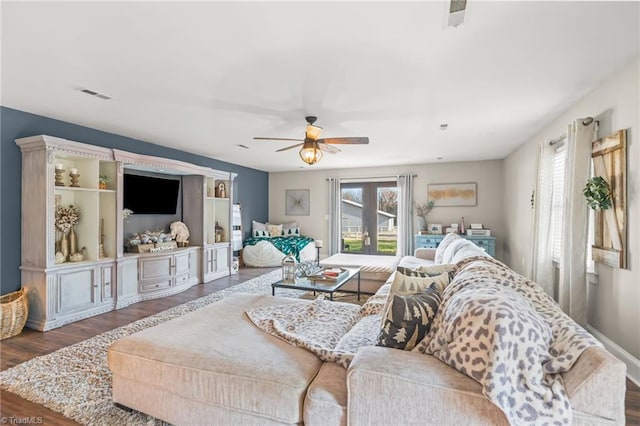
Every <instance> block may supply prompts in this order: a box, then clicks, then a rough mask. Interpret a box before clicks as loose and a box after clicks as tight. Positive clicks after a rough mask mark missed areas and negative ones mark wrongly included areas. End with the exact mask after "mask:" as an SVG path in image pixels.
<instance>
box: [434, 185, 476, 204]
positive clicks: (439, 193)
mask: <svg viewBox="0 0 640 426" xmlns="http://www.w3.org/2000/svg"><path fill="white" fill-rule="evenodd" d="M427 197H428V199H429V201H433V202H434V203H435V206H436V207H473V206H476V205H477V204H478V200H477V184H476V183H475V182H472V183H435V184H429V185H427Z"/></svg>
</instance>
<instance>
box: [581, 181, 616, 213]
mask: <svg viewBox="0 0 640 426" xmlns="http://www.w3.org/2000/svg"><path fill="white" fill-rule="evenodd" d="M582 193H583V194H584V196H585V198H586V199H587V204H588V205H589V207H591V208H592V209H593V210H606V209H610V208H611V188H610V187H609V183H608V182H607V181H606V180H605V179H604V178H603V177H602V176H594V177H592V178H591V179H589V180H588V181H587V184H586V185H585V187H584V189H583V190H582Z"/></svg>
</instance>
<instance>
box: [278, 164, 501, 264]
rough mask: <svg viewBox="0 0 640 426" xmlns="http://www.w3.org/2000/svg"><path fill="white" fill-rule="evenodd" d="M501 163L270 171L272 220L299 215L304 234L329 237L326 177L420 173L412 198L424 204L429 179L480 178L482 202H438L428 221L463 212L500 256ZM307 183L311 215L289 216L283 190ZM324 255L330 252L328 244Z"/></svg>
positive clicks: (451, 217)
mask: <svg viewBox="0 0 640 426" xmlns="http://www.w3.org/2000/svg"><path fill="white" fill-rule="evenodd" d="M338 155H339V154H338ZM328 157H329V156H328ZM322 161H331V158H327V157H325V158H324V159H323V160H322ZM502 163H503V162H502V160H493V161H472V162H463V163H435V164H419V165H418V164H416V165H409V166H394V167H391V166H390V167H371V168H360V169H340V170H317V171H315V170H308V169H307V170H304V171H299V172H297V171H296V172H280V173H270V174H269V221H270V222H272V223H282V222H290V221H292V220H296V221H298V225H299V226H300V230H301V232H302V234H304V235H307V236H309V237H312V238H315V239H320V240H325V241H326V240H328V227H327V225H328V213H327V212H328V184H327V178H329V177H340V178H368V177H376V176H396V175H397V174H400V173H411V174H415V175H417V177H416V180H415V192H414V199H415V201H416V202H417V203H420V204H422V203H426V202H427V185H428V184H430V183H452V182H477V184H478V187H477V188H478V204H477V206H476V207H436V208H434V209H433V210H432V211H431V213H430V214H429V222H430V223H441V224H443V225H444V224H451V223H457V222H459V221H460V217H461V216H464V220H465V224H466V225H467V227H468V226H469V224H470V223H482V224H484V226H485V227H487V228H489V229H491V231H492V232H491V235H492V236H495V237H496V257H497V258H498V259H501V258H502V239H503V237H504V224H503V220H502V204H503V201H502V194H503V182H502V176H503V171H502ZM306 188H308V189H310V191H311V208H310V210H311V215H310V216H286V215H285V190H287V189H306ZM414 226H415V224H414ZM322 254H323V255H324V254H326V244H325V249H323V252H322Z"/></svg>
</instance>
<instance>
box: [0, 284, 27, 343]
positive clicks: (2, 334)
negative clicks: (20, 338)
mask: <svg viewBox="0 0 640 426" xmlns="http://www.w3.org/2000/svg"><path fill="white" fill-rule="evenodd" d="M28 314H29V301H28V299H27V290H26V289H24V288H23V289H20V290H18V291H14V292H13V293H9V294H5V295H4V296H0V340H4V339H7V338H9V337H13V336H15V335H17V334H20V333H21V332H22V329H23V328H24V324H25V323H26V322H27V315H28Z"/></svg>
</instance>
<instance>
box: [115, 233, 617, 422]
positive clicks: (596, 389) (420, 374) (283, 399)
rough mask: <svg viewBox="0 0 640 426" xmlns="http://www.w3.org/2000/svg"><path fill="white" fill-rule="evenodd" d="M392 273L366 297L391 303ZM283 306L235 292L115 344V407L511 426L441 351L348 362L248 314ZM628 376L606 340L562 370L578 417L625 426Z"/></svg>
mask: <svg viewBox="0 0 640 426" xmlns="http://www.w3.org/2000/svg"><path fill="white" fill-rule="evenodd" d="M465 250H466V252H464V251H463V252H461V251H460V250H457V252H456V253H445V251H446V247H443V248H439V249H438V250H436V251H433V250H428V249H427V250H421V251H419V252H418V253H416V254H418V255H419V256H408V257H405V258H403V259H402V260H401V261H400V264H401V265H405V266H416V265H419V264H424V263H427V264H428V263H433V262H434V261H438V262H443V263H448V262H452V261H457V260H460V259H461V258H462V257H463V256H471V255H482V251H478V250H480V249H477V248H476V249H474V248H473V247H470V246H466V245H465ZM425 258H426V259H425ZM392 280H393V275H392V276H391V277H390V279H389V280H388V281H387V283H386V284H385V285H383V286H382V287H381V288H380V289H379V290H378V291H377V293H376V295H375V296H373V297H372V298H371V299H370V301H369V302H367V303H384V300H385V298H386V294H387V293H388V292H389V287H390V285H391V282H392ZM286 303H301V301H300V300H297V299H289V298H283V297H272V296H265V295H251V294H235V295H231V296H228V297H226V298H224V299H222V300H221V301H219V302H216V303H213V304H211V305H208V306H206V307H203V308H200V309H198V310H197V311H194V312H192V313H189V314H187V315H184V316H182V317H179V318H177V319H174V320H171V321H168V322H166V323H164V324H161V325H159V326H156V327H153V328H150V329H147V330H143V331H141V332H138V333H135V334H133V335H131V336H128V337H125V338H123V339H121V340H119V341H117V342H116V343H114V344H113V345H112V346H111V348H110V350H109V367H110V369H111V370H112V372H113V400H114V402H115V403H118V404H121V405H123V406H126V407H130V408H133V409H136V410H139V411H142V412H145V413H147V414H150V415H152V416H154V417H157V418H160V419H162V420H165V421H167V422H170V423H173V424H185V425H199V424H201V425H239V424H247V425H249V424H256V425H264V424H305V425H308V426H312V425H318V426H320V425H321V426H330V425H347V424H349V425H390V424H397V425H413V424H415V425H425V424H433V425H449V424H451V425H453V424H456V425H458V424H465V425H500V424H508V421H507V418H506V417H505V415H504V414H503V412H502V411H501V410H500V409H499V408H498V407H497V406H496V405H494V404H492V403H491V402H490V401H489V400H488V399H487V398H486V397H485V396H484V395H483V390H482V386H481V385H480V384H479V383H478V382H476V381H475V380H473V379H471V378H470V377H468V376H466V375H465V374H462V373H460V372H458V371H457V370H455V369H453V368H451V367H449V366H448V365H446V364H445V363H443V362H441V361H439V360H438V359H436V358H434V357H433V356H430V355H424V354H422V353H418V352H412V351H403V350H398V349H391V348H385V347H378V346H371V347H364V348H361V349H360V350H359V351H358V352H357V354H356V355H355V357H354V359H353V361H352V362H351V364H350V366H349V368H348V369H345V368H343V367H341V366H340V365H338V364H336V363H332V362H321V361H320V360H319V359H318V358H317V357H316V356H315V355H313V354H312V353H311V352H309V351H307V350H306V349H303V348H299V347H294V346H291V345H289V344H288V343H286V342H284V341H282V340H280V339H278V338H276V337H273V336H271V335H269V334H267V333H264V332H263V331H261V330H259V329H258V328H257V327H255V326H254V325H253V323H251V322H250V321H249V319H248V318H247V317H246V315H244V312H245V311H246V310H248V309H251V308H254V307H258V306H270V305H276V304H278V305H281V304H286ZM302 303H311V302H310V301H307V302H302ZM625 372H626V369H625V365H624V364H623V363H622V362H621V361H619V360H618V359H616V358H615V357H613V356H612V355H611V354H610V353H608V352H607V351H606V350H604V349H602V348H601V347H592V348H589V349H587V350H586V351H585V352H584V353H583V354H582V355H581V356H580V358H579V359H578V360H577V362H576V363H575V364H574V366H573V367H572V368H571V370H570V371H568V372H566V373H564V374H563V379H564V384H565V388H566V391H567V393H568V396H569V400H570V403H571V406H572V408H573V421H574V424H603V425H604V424H624V422H625V418H624V393H625Z"/></svg>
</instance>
